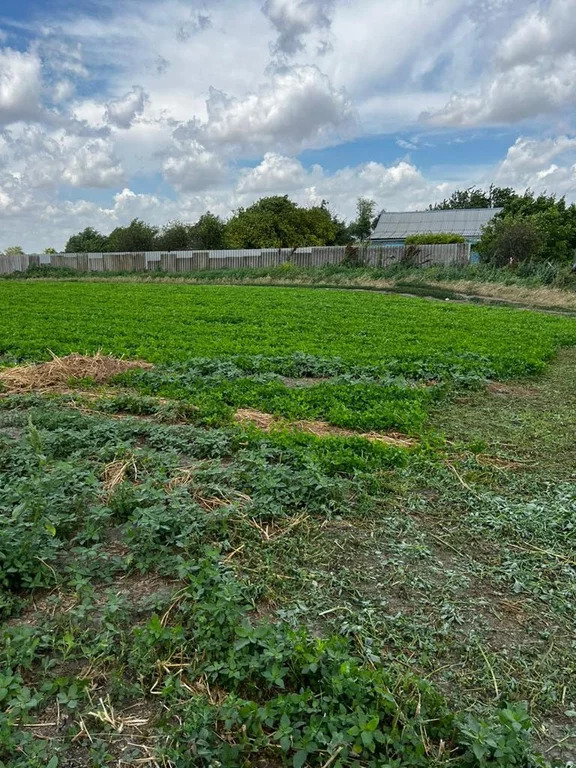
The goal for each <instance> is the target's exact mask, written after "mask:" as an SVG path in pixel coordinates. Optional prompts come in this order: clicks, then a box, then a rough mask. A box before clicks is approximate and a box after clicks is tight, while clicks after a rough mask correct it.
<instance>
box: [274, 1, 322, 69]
mask: <svg viewBox="0 0 576 768" xmlns="http://www.w3.org/2000/svg"><path fill="white" fill-rule="evenodd" d="M333 8H334V0H266V2H265V3H264V5H263V6H262V12H263V13H264V15H265V16H266V17H267V18H268V19H269V20H270V22H271V23H272V25H273V26H274V28H275V29H276V31H277V33H278V38H277V40H276V42H275V43H274V45H273V50H274V52H276V53H282V54H286V55H287V56H292V55H294V54H295V53H298V52H299V51H302V50H304V42H303V38H304V37H305V36H306V35H307V34H309V33H310V32H312V31H314V30H328V29H330V24H331V20H332V19H331V17H332V11H333ZM325 47H326V41H321V48H325Z"/></svg>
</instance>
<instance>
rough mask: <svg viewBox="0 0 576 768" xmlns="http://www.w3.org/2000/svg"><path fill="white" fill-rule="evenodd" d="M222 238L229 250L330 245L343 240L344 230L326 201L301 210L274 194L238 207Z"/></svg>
mask: <svg viewBox="0 0 576 768" xmlns="http://www.w3.org/2000/svg"><path fill="white" fill-rule="evenodd" d="M224 239H225V244H226V247H228V248H299V247H301V246H305V245H333V244H336V243H337V242H339V241H342V240H343V239H345V228H344V227H343V225H342V222H341V221H339V220H338V219H337V218H336V217H335V216H333V215H332V214H331V212H330V210H329V209H328V205H327V203H326V202H325V201H323V202H322V204H321V205H316V206H312V207H310V208H302V207H300V206H298V205H297V204H296V203H295V202H294V201H292V200H290V199H289V197H288V195H283V196H282V195H277V196H272V197H263V198H261V199H260V200H258V201H257V202H256V203H254V204H253V205H251V206H249V207H248V208H239V209H238V210H237V211H236V212H235V214H234V215H233V216H232V218H231V219H229V221H228V223H227V224H226V228H225V238H224Z"/></svg>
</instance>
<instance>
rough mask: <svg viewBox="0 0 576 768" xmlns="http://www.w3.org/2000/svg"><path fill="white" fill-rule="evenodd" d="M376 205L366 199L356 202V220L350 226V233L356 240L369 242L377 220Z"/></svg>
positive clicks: (361, 198)
mask: <svg viewBox="0 0 576 768" xmlns="http://www.w3.org/2000/svg"><path fill="white" fill-rule="evenodd" d="M375 211H376V203H375V201H374V200H369V199H368V198H366V197H359V198H358V200H357V202H356V219H355V220H354V221H353V222H352V223H351V224H350V227H349V232H350V234H351V235H352V237H353V238H354V239H355V240H359V241H360V242H363V241H364V240H368V238H369V237H370V235H371V234H372V231H373V230H374V226H375V224H376V220H375V217H374V214H375Z"/></svg>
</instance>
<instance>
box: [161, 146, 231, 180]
mask: <svg viewBox="0 0 576 768" xmlns="http://www.w3.org/2000/svg"><path fill="white" fill-rule="evenodd" d="M175 148H176V151H177V154H173V155H171V156H169V157H167V158H166V160H165V161H164V164H163V171H164V177H165V178H166V180H167V181H169V182H170V184H172V185H173V186H174V187H175V188H176V189H178V190H183V191H186V192H197V191H199V190H202V189H207V188H209V187H211V186H214V185H215V184H217V183H218V182H220V181H221V180H222V179H223V178H224V177H225V175H226V169H225V165H224V164H223V162H222V161H221V160H220V159H219V158H218V156H217V155H215V154H214V153H213V152H209V151H208V150H207V149H206V147H203V146H202V144H200V143H198V142H197V141H195V140H194V139H192V140H190V141H177V142H175Z"/></svg>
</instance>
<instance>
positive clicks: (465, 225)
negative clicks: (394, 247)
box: [370, 208, 502, 240]
mask: <svg viewBox="0 0 576 768" xmlns="http://www.w3.org/2000/svg"><path fill="white" fill-rule="evenodd" d="M501 211H502V208H451V209H450V210H446V211H399V212H387V211H382V213H381V214H380V218H379V219H378V224H376V229H375V230H374V232H372V235H371V236H370V239H371V240H402V239H404V238H405V237H408V235H421V234H424V233H426V234H427V233H428V232H434V233H438V232H454V233H455V234H457V235H462V236H463V237H470V238H473V237H478V238H479V237H480V236H481V234H482V227H483V226H484V225H486V224H488V222H489V221H490V220H491V219H493V218H494V216H496V214H498V213H500V212H501Z"/></svg>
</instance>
